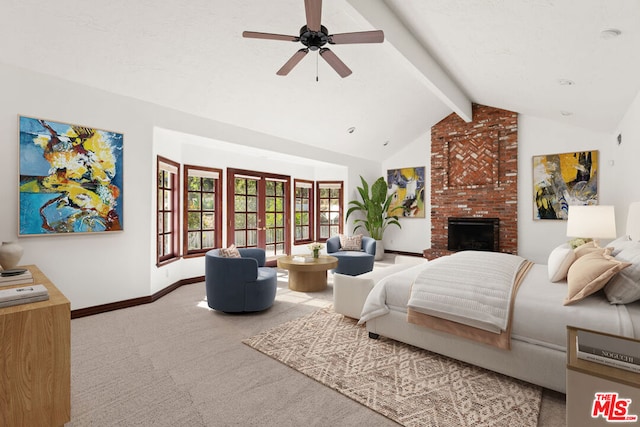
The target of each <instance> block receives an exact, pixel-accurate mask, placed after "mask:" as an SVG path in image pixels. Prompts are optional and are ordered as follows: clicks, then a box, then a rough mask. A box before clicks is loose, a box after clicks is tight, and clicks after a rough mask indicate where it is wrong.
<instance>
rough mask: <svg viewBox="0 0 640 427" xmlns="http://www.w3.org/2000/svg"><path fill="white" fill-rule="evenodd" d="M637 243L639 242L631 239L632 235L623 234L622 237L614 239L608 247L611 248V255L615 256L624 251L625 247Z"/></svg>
mask: <svg viewBox="0 0 640 427" xmlns="http://www.w3.org/2000/svg"><path fill="white" fill-rule="evenodd" d="M636 244H637V243H636V242H634V241H633V240H631V237H629V236H621V237H618V238H617V239H616V240H614V241H612V242H611V243H609V244H608V245H607V247H608V248H611V256H613V257H614V256H616V255H618V254H619V253H620V251H622V250H623V249H625V248H627V247H632V246H634V245H636Z"/></svg>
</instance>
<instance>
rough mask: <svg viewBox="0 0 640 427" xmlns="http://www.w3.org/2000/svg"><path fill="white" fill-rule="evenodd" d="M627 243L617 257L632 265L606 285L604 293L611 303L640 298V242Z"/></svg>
mask: <svg viewBox="0 0 640 427" xmlns="http://www.w3.org/2000/svg"><path fill="white" fill-rule="evenodd" d="M631 243H633V244H628V245H625V248H624V249H622V250H621V251H620V252H619V253H618V255H617V256H616V257H615V258H616V259H617V260H619V261H626V262H630V263H631V265H630V266H629V267H627V268H625V269H624V270H622V271H621V272H620V273H618V274H617V275H616V276H614V277H613V278H612V279H611V280H610V281H609V283H607V285H606V286H605V287H604V293H605V295H606V296H607V299H608V300H609V302H610V303H611V304H628V303H630V302H634V301H637V300H639V299H640V242H631Z"/></svg>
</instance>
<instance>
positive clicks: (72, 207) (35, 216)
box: [19, 116, 123, 236]
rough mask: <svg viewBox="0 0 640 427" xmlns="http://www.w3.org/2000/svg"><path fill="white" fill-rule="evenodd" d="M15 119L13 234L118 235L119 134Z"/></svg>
mask: <svg viewBox="0 0 640 427" xmlns="http://www.w3.org/2000/svg"><path fill="white" fill-rule="evenodd" d="M19 121H20V223H19V234H20V235H22V236H24V235H45V234H59V233H93V232H108V231H121V230H122V229H123V218H122V199H123V193H122V181H123V178H122V154H123V153H122V149H123V145H122V144H123V135H122V134H121V133H116V132H109V131H104V130H99V129H94V128H91V127H86V126H78V125H71V124H66V123H57V122H53V121H49V120H42V119H36V118H30V117H23V116H20V117H19Z"/></svg>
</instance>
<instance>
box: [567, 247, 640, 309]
mask: <svg viewBox="0 0 640 427" xmlns="http://www.w3.org/2000/svg"><path fill="white" fill-rule="evenodd" d="M608 252H609V251H607V252H606V253H604V254H603V253H600V252H592V253H588V254H586V255H583V256H581V257H580V258H578V259H576V260H575V261H574V263H573V264H572V265H571V267H569V273H568V274H567V284H568V285H569V286H568V288H569V292H568V294H567V297H566V298H565V300H564V305H569V304H573V303H576V302H578V301H580V300H583V299H584V298H586V297H588V296H589V295H591V294H593V293H596V292H597V291H599V290H600V289H602V288H603V287H604V286H605V285H606V284H607V282H608V281H609V280H610V279H611V278H612V277H613V276H615V275H616V274H617V273H618V272H619V271H620V270H622V269H623V268H626V267H628V266H629V265H631V264H630V263H628V262H622V261H618V260H616V259H615V258H613V257H612V256H610V255H609V254H608Z"/></svg>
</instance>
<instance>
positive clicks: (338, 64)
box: [320, 48, 351, 78]
mask: <svg viewBox="0 0 640 427" xmlns="http://www.w3.org/2000/svg"><path fill="white" fill-rule="evenodd" d="M320 56H322V59H324V60H325V61H327V63H328V64H329V65H331V68H333V69H334V70H336V73H338V74H339V75H340V77H342V78H344V77H347V76H348V75H349V74H351V70H350V69H349V67H347V66H346V65H345V64H344V62H342V61H341V60H340V58H338V57H337V56H336V54H335V53H333V52H332V51H330V50H329V49H327V48H322V49H320Z"/></svg>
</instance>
